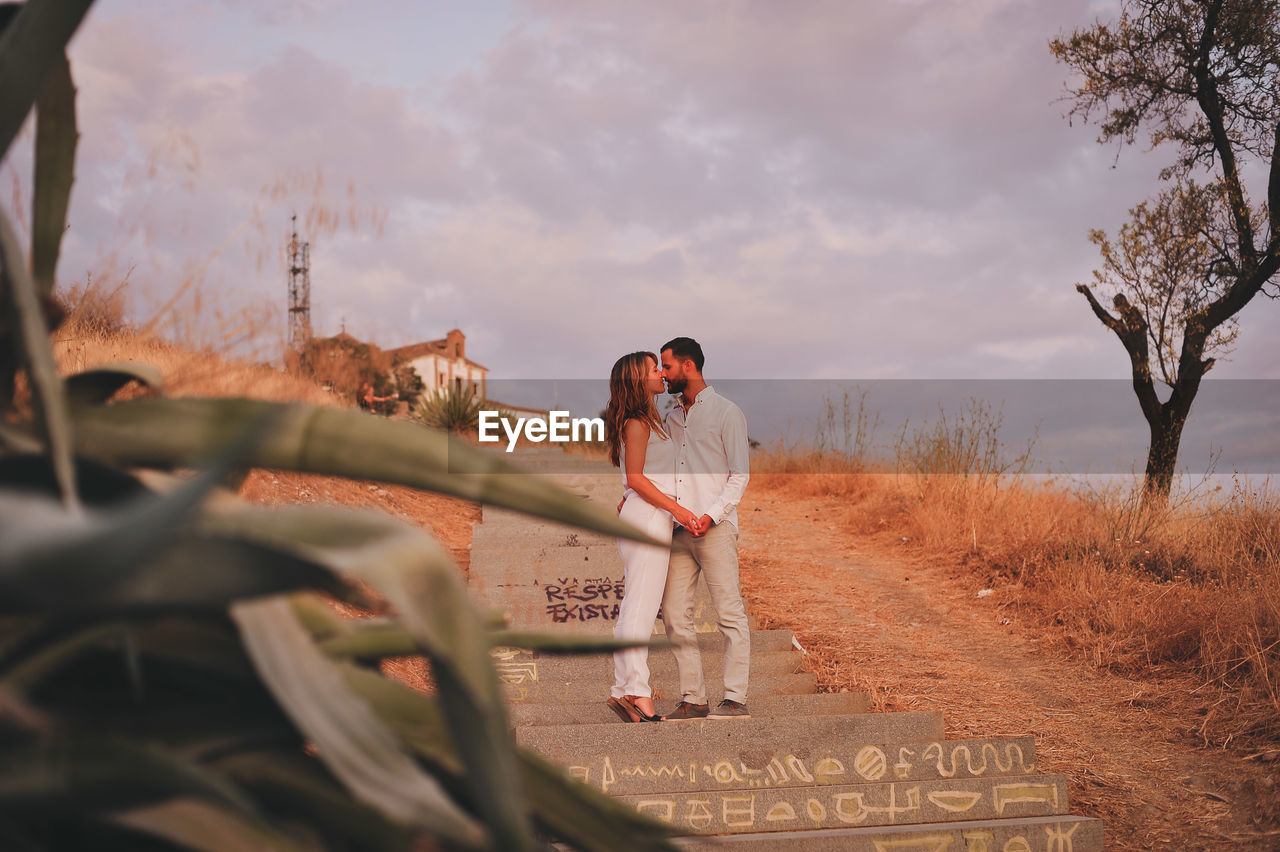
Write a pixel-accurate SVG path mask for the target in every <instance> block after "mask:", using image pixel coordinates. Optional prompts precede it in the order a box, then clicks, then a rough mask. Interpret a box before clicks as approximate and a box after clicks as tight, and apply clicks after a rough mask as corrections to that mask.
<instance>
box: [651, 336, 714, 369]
mask: <svg viewBox="0 0 1280 852" xmlns="http://www.w3.org/2000/svg"><path fill="white" fill-rule="evenodd" d="M668 349H670V350H671V354H672V355H674V356H676V359H677V360H679V361H692V362H693V366H695V367H697V368H698V372H699V373H701V372H702V365H703V363H704V362H705V361H706V358H704V357H703V355H702V347H701V346H699V345H698V341H696V340H694V339H693V338H692V337H677V338H675V339H673V340H668V341H667V342H666V343H664V344H662V348H661V349H659V350H658V351H659V352H666V351H667V350H668Z"/></svg>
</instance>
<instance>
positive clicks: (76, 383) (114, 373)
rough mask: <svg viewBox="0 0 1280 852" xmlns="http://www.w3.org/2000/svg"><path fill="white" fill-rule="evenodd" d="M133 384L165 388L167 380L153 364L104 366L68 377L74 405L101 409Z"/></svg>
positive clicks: (68, 389)
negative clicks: (119, 392) (102, 405)
mask: <svg viewBox="0 0 1280 852" xmlns="http://www.w3.org/2000/svg"><path fill="white" fill-rule="evenodd" d="M129 382H139V383H141V384H143V385H145V386H147V387H149V388H159V387H161V386H162V385H163V384H164V376H163V375H161V373H160V371H159V370H157V369H156V368H155V367H153V366H152V365H150V364H140V363H134V362H121V363H118V364H103V365H102V366H101V367H94V368H93V369H91V370H84V371H83V372H79V373H76V374H74V375H71V376H67V379H66V387H67V396H68V398H69V399H70V402H71V404H72V405H101V404H102V403H104V402H106V401H107V400H108V399H110V398H111V396H112V395H113V394H114V393H115V392H116V391H118V390H120V389H121V388H123V387H124V386H125V385H127V384H129Z"/></svg>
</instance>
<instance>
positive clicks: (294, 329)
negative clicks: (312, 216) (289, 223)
mask: <svg viewBox="0 0 1280 852" xmlns="http://www.w3.org/2000/svg"><path fill="white" fill-rule="evenodd" d="M310 342H311V243H310V242H305V243H304V242H300V241H299V240H298V214H297V213H294V214H293V233H292V234H291V235H290V236H289V348H290V349H292V350H293V351H294V352H297V353H298V354H299V355H301V354H303V353H305V352H306V349H307V344H308V343H310Z"/></svg>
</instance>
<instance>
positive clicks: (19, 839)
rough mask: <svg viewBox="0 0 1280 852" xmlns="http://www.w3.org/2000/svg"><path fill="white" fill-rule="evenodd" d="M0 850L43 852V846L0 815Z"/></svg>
mask: <svg viewBox="0 0 1280 852" xmlns="http://www.w3.org/2000/svg"><path fill="white" fill-rule="evenodd" d="M0 849H4V850H5V852H45V850H44V847H43V846H41V845H40V844H39V843H36V841H35V839H34V838H32V837H31V835H30V834H28V833H27V832H25V831H23V830H22V828H21V827H20V826H18V824H17V823H15V822H14V821H13V820H11V819H9V818H8V817H7V816H5V815H4V814H0Z"/></svg>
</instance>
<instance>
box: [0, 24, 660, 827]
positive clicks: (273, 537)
mask: <svg viewBox="0 0 1280 852" xmlns="http://www.w3.org/2000/svg"><path fill="white" fill-rule="evenodd" d="M88 5H89V2H88V1H87V0H29V2H27V3H26V4H24V5H23V6H22V7H20V11H18V12H17V14H16V15H15V16H13V18H12V20H11V21H10V22H9V26H8V27H7V28H6V29H5V31H4V33H3V35H2V36H0V152H3V151H4V150H7V148H8V146H9V143H10V142H11V141H12V139H13V137H14V135H16V132H17V129H18V127H19V126H20V125H21V122H22V119H23V117H24V116H25V115H26V113H27V112H28V111H29V110H30V109H31V107H32V105H33V104H34V103H36V101H37V99H38V100H39V103H38V119H37V134H36V136H37V139H36V144H37V176H36V181H35V204H36V208H37V215H36V216H35V217H34V219H33V233H32V237H33V256H34V259H35V262H34V264H33V266H34V269H35V272H36V275H35V276H34V277H33V276H32V275H31V274H29V273H28V266H27V262H26V258H25V257H24V255H23V251H22V249H21V247H20V246H19V245H18V241H17V239H16V237H15V236H14V233H13V230H12V228H11V227H10V225H9V223H8V221H7V220H6V219H4V217H3V216H0V349H3V350H4V351H9V350H10V348H11V349H12V351H14V352H15V353H16V356H17V359H18V361H19V363H20V364H21V366H22V367H23V368H24V369H25V371H26V374H27V377H28V380H29V384H30V387H31V389H32V405H31V411H30V412H29V413H27V414H25V415H24V414H22V413H18V415H17V417H16V418H11V419H10V420H8V421H0V749H3V751H2V752H0V754H3V759H2V760H0V848H3V849H46V848H94V849H99V850H125V849H127V850H152V849H165V850H169V849H176V848H196V849H209V850H215V849H216V850H221V849H258V848H270V849H279V850H295V849H296V850H312V849H315V850H320V849H360V850H367V849H386V850H410V849H415V848H420V846H421V841H422V839H423V838H424V837H435V838H439V839H441V840H443V841H444V842H445V843H446V844H448V845H451V846H457V847H465V848H500V849H532V848H538V847H539V846H540V844H541V842H542V841H541V840H540V839H539V838H540V837H543V836H553V837H557V838H560V839H562V840H564V841H567V842H568V843H570V844H571V845H574V846H577V847H580V848H585V849H605V848H616V847H617V845H618V844H622V845H625V846H627V847H628V848H662V847H665V846H666V840H665V830H664V829H663V828H662V827H660V826H658V825H656V824H654V823H652V822H649V821H648V820H646V819H643V818H641V817H640V816H639V815H638V814H636V813H635V812H633V811H631V810H630V809H628V808H626V807H624V806H622V805H620V804H617V803H615V802H613V801H612V800H610V799H608V798H606V797H604V796H602V795H600V794H597V793H595V792H593V791H591V790H589V789H588V788H586V787H584V786H582V785H580V784H577V783H576V782H573V781H571V780H570V779H568V778H567V777H566V776H565V775H564V774H563V773H562V772H560V771H559V770H558V769H556V768H554V767H552V766H549V765H547V764H546V763H544V762H543V761H541V760H540V759H538V758H537V757H536V756H534V755H532V754H528V753H525V752H522V751H518V750H516V749H515V748H514V747H513V745H512V742H511V738H510V734H509V731H508V726H507V719H506V714H505V709H504V706H503V698H502V693H501V688H500V684H499V681H498V679H497V676H496V674H495V672H494V669H493V666H492V663H491V658H490V654H489V652H490V649H491V647H493V646H494V645H495V644H497V645H501V644H519V645H521V646H523V647H531V648H539V647H545V648H547V649H551V650H560V651H579V650H591V649H593V648H600V649H607V648H609V647H611V643H607V642H593V643H582V644H577V643H574V642H572V641H566V640H564V639H563V638H560V639H544V638H540V637H537V636H529V635H523V634H522V635H519V636H517V635H514V634H510V633H506V632H504V631H502V630H501V629H496V628H495V627H494V625H492V624H491V623H489V624H487V623H486V622H485V621H484V619H482V617H481V615H480V614H479V613H478V612H477V611H476V609H475V608H474V607H473V606H472V604H471V603H470V601H469V600H468V599H467V597H466V595H465V592H464V589H463V586H462V583H461V580H460V578H459V574H458V572H457V570H456V568H455V566H453V564H452V563H451V560H450V558H449V557H448V555H447V553H446V552H445V551H444V550H443V548H441V547H440V546H439V545H437V544H436V543H435V542H434V541H433V540H432V539H431V538H430V537H429V536H427V535H426V534H425V533H423V532H422V531H421V530H420V529H418V528H416V527H412V526H408V525H405V524H403V523H400V522H398V521H395V520H392V519H390V518H388V517H385V516H382V515H378V514H371V513H364V512H351V511H340V510H337V509H333V508H325V507H316V506H307V507H293V508H280V509H266V508H263V507H258V506H251V505H248V504H246V503H244V502H242V501H240V500H239V499H238V498H236V497H235V496H234V495H233V494H231V493H230V492H228V491H226V490H225V489H223V488H221V487H220V483H221V482H223V481H224V480H225V479H226V478H227V477H228V475H230V474H232V473H233V472H234V471H236V470H239V469H241V468H244V467H249V466H255V465H261V466H267V467H272V468H283V469H290V470H297V471H307V472H313V473H321V474H329V475H338V476H349V477H354V478H360V479H375V480H382V481H386V482H395V483H401V484H407V485H412V486H417V487H420V488H426V489H431V490H434V491H439V492H442V493H446V494H452V495H456V496H460V497H464V498H467V499H472V500H479V501H483V502H487V503H492V504H495V505H500V506H505V507H508V508H512V509H517V510H520V511H525V512H529V513H532V514H535V515H539V516H542V517H548V518H555V519H557V520H561V521H566V522H570V523H577V524H581V525H583V526H585V527H588V528H591V529H595V530H600V531H603V532H606V533H609V534H613V535H624V536H630V537H636V536H637V534H636V533H635V531H634V530H631V529H630V528H628V527H626V526H624V525H622V524H621V523H620V522H619V521H617V519H616V518H615V517H613V515H612V514H611V513H610V512H608V511H604V510H598V509H596V508H594V507H592V506H590V505H588V504H586V503H585V502H584V501H582V500H580V499H578V498H576V497H574V496H573V495H571V494H569V493H568V492H565V491H563V490H560V489H558V488H556V487H554V486H552V485H550V484H548V483H545V482H542V481H540V480H537V479H535V478H533V477H529V476H524V475H520V474H517V473H516V472H515V471H514V470H513V469H512V468H509V467H508V466H506V465H505V464H504V463H503V462H502V461H501V460H500V459H498V458H496V457H494V456H492V455H490V454H486V453H481V452H478V451H476V450H474V449H472V448H470V447H467V446H465V445H463V444H461V443H459V442H456V441H453V440H452V439H450V438H449V437H448V436H447V435H445V434H442V433H435V432H429V431H427V430H423V429H421V428H419V427H418V426H416V425H414V424H409V423H396V422H389V421H386V420H381V419H378V418H375V417H370V416H368V415H364V414H361V413H359V412H355V411H336V410H331V409H314V408H309V407H306V406H300V405H281V404H272V403H263V402H253V401H249V400H191V399H187V400H170V399H164V398H152V399H145V400H136V401H131V402H116V403H111V402H110V400H111V397H112V396H113V395H114V393H115V392H116V391H117V390H118V389H120V388H121V387H122V386H124V385H125V384H128V383H130V382H135V381H136V382H142V383H144V384H149V385H153V386H155V385H158V377H157V376H156V375H155V372H154V371H153V370H151V369H149V368H146V367H141V366H136V365H116V366H114V367H107V368H101V369H97V370H93V371H89V372H86V373H81V374H79V375H75V376H71V377H69V378H67V379H65V380H64V379H63V378H62V377H60V376H59V375H58V373H57V371H56V370H55V369H54V364H53V356H52V351H51V349H50V347H49V343H48V330H47V328H46V327H45V323H44V317H43V315H42V311H41V307H40V301H41V298H42V297H44V298H48V297H50V296H51V293H52V282H53V263H55V262H56V257H57V246H58V240H59V238H60V235H61V233H62V229H63V226H64V222H65V211H66V201H67V197H68V194H69V191H70V186H71V171H72V161H73V159H74V135H75V129H74V128H75V125H74V100H73V98H74V95H73V91H74V90H73V89H72V88H71V86H70V74H69V69H68V68H67V66H66V62H65V57H64V54H63V50H64V47H65V44H66V42H67V40H68V39H69V38H70V36H71V34H72V33H73V32H74V31H75V29H76V27H77V26H78V24H79V22H80V19H81V18H82V16H83V14H84V12H85V10H86V8H87V7H88ZM51 68H52V69H54V70H53V71H52V72H51V71H50V70H49V69H51ZM64 72H65V76H64ZM68 117H69V120H68ZM46 119H47V120H46ZM68 134H69V135H68ZM50 251H51V252H52V261H50ZM0 366H3V365H0ZM10 372H12V371H10ZM3 404H4V406H6V407H7V406H8V404H9V399H8V398H7V397H6V398H5V399H4V400H3ZM180 469H197V470H201V471H202V472H201V473H199V474H198V475H197V476H194V477H190V476H186V477H184V476H179V475H177V474H176V473H175V471H177V470H180ZM351 580H360V581H361V582H362V583H363V584H364V586H365V587H369V588H372V589H373V590H375V592H376V593H377V594H378V595H380V596H381V597H382V598H383V599H384V600H385V601H386V602H387V603H389V604H390V605H391V607H392V608H393V610H394V612H395V613H396V616H395V617H394V618H393V619H378V620H367V621H346V620H342V619H339V618H337V617H336V616H335V615H334V614H333V612H332V610H331V609H330V608H329V607H328V606H327V604H326V603H325V602H324V600H323V599H322V598H321V597H320V594H321V593H327V594H330V595H334V596H337V597H339V598H342V599H345V600H349V601H357V602H358V601H360V600H361V595H360V593H359V592H358V591H356V586H355V585H354V584H352V583H351V582H350V581H351ZM408 652H420V653H423V654H425V655H426V656H427V658H428V659H429V660H430V662H431V665H432V669H433V673H434V676H435V681H436V684H437V692H436V694H434V695H425V694H422V693H418V692H415V691H413V690H411V689H409V688H407V687H405V686H403V685H401V684H398V683H396V682H394V681H391V680H388V679H386V678H384V677H383V676H382V675H381V674H379V673H378V671H377V670H376V668H371V667H369V663H371V662H373V663H376V661H377V660H379V659H380V658H382V657H384V656H390V655H401V654H404V653H408Z"/></svg>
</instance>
